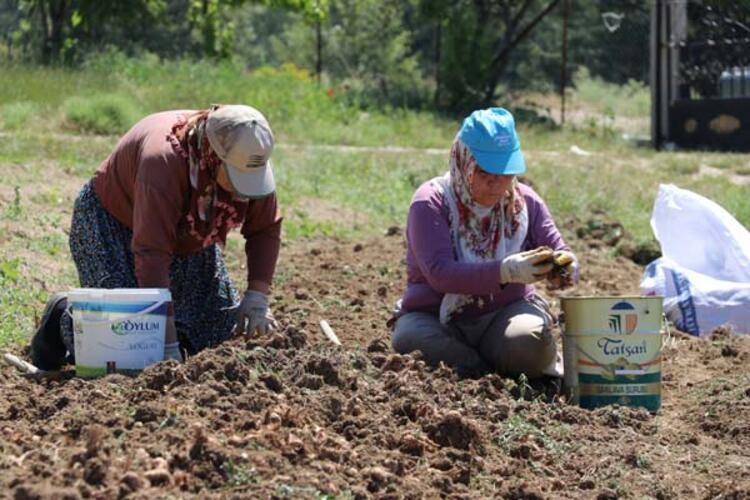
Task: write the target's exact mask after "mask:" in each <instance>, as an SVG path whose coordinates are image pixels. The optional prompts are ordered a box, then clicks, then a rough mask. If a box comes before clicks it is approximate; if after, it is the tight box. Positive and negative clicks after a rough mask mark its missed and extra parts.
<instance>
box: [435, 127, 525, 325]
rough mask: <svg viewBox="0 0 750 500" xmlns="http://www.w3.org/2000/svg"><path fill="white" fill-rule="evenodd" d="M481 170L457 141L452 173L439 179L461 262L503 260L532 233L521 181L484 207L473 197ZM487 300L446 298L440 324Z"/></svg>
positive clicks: (454, 296) (467, 296) (463, 296)
mask: <svg viewBox="0 0 750 500" xmlns="http://www.w3.org/2000/svg"><path fill="white" fill-rule="evenodd" d="M478 168H479V166H478V165H477V162H476V160H475V159H474V155H472V154H471V151H470V150H469V148H468V147H467V146H466V145H465V144H464V143H463V142H462V141H461V140H460V139H458V138H456V140H455V142H454V143H453V147H452V148H451V154H450V170H449V171H448V172H447V173H446V174H445V175H444V176H443V177H439V178H438V179H436V182H437V185H438V188H439V189H440V190H441V191H442V193H443V198H444V200H445V204H446V206H447V207H448V224H449V226H450V231H451V241H452V243H453V253H454V255H455V258H456V260H457V261H459V262H484V261H488V260H502V259H503V258H504V257H505V256H506V255H510V254H513V253H517V252H520V251H521V246H522V245H523V242H524V240H525V239H526V233H527V232H528V227H529V215H528V211H527V209H526V204H525V203H524V200H523V196H522V195H521V194H520V192H519V191H518V181H517V180H516V179H515V178H514V179H513V184H512V185H511V189H510V190H509V191H508V192H507V193H506V194H505V195H504V196H503V198H502V199H501V200H500V201H499V202H498V203H497V204H495V206H493V207H489V208H487V207H483V206H481V205H479V204H477V203H476V202H475V201H474V199H473V197H472V195H471V187H470V186H471V180H472V178H473V177H474V174H475V172H476V170H477V169H478ZM497 279H498V281H499V280H500V276H498V277H497ZM483 300H484V299H483V298H482V297H481V296H474V295H461V294H455V293H447V294H445V295H444V296H443V300H442V303H441V304H440V322H441V323H443V324H447V323H448V322H450V320H451V319H452V317H453V316H454V315H455V314H456V313H458V312H460V311H461V310H462V309H463V308H464V307H465V306H467V305H469V304H476V305H478V306H480V307H481V306H482V304H483Z"/></svg>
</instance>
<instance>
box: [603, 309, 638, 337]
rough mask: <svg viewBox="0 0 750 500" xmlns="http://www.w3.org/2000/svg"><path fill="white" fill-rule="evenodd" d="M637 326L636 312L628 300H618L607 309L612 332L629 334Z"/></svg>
mask: <svg viewBox="0 0 750 500" xmlns="http://www.w3.org/2000/svg"><path fill="white" fill-rule="evenodd" d="M637 326H638V313H637V312H636V311H635V307H633V305H632V304H630V303H628V302H618V303H617V304H615V305H614V306H612V309H611V310H610V311H609V328H610V330H612V332H613V333H617V334H621V333H625V334H628V335H629V334H631V333H633V332H634V331H635V329H636V327H637Z"/></svg>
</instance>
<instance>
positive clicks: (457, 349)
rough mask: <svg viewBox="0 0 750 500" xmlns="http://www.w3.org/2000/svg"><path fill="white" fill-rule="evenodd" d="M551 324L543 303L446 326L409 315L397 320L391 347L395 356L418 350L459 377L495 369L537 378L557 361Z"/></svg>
mask: <svg viewBox="0 0 750 500" xmlns="http://www.w3.org/2000/svg"><path fill="white" fill-rule="evenodd" d="M551 324H552V317H551V315H550V313H549V311H548V308H547V307H546V304H544V303H542V302H541V299H539V301H536V300H535V301H533V302H529V301H524V300H521V301H518V302H514V303H513V304H509V305H508V306H506V307H504V308H503V309H501V310H499V311H496V312H492V313H489V314H485V315H484V316H480V317H479V318H476V319H470V320H458V321H455V322H452V323H450V324H448V325H443V324H441V323H440V320H439V319H438V317H437V315H434V314H430V313H424V312H410V313H406V314H405V315H403V316H401V317H400V318H399V319H398V320H397V321H396V325H395V327H394V330H393V338H392V343H393V348H394V349H395V350H396V352H399V353H402V354H406V353H408V352H412V351H421V352H422V354H423V355H424V357H425V360H426V361H427V362H429V363H432V364H437V363H438V362H440V361H442V362H444V363H446V364H448V365H450V366H453V367H455V368H456V369H457V370H458V371H459V372H462V373H471V372H486V371H496V372H498V373H501V374H503V375H508V376H516V375H519V374H521V373H524V374H526V376H527V377H529V378H536V377H539V376H541V375H542V370H543V369H544V368H545V367H547V366H548V365H549V364H550V363H551V362H552V360H553V359H555V354H556V346H555V339H554V337H553V336H552V334H551V333H550V326H551Z"/></svg>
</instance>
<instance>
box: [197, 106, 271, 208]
mask: <svg viewBox="0 0 750 500" xmlns="http://www.w3.org/2000/svg"><path fill="white" fill-rule="evenodd" d="M206 136H207V137H208V142H209V144H210V145H211V148H212V149H213V150H214V151H215V152H216V154H217V155H218V156H219V158H221V160H222V161H223V162H224V166H225V167H226V171H227V175H228V177H229V181H230V182H231V183H232V187H234V189H235V191H237V193H238V194H240V195H242V196H247V197H250V198H262V197H265V196H268V195H270V194H272V193H273V192H274V191H275V190H276V182H275V181H274V178H273V170H272V168H271V160H270V157H271V152H272V151H273V146H274V139H273V132H272V131H271V126H270V125H269V124H268V120H266V117H265V116H263V113H261V112H260V111H258V110H257V109H255V108H252V107H250V106H244V105H240V104H231V105H225V106H219V107H217V108H216V109H213V110H212V111H210V112H209V114H208V117H207V118H206Z"/></svg>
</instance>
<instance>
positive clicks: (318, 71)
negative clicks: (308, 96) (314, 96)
mask: <svg viewBox="0 0 750 500" xmlns="http://www.w3.org/2000/svg"><path fill="white" fill-rule="evenodd" d="M321 24H322V23H321V21H320V19H318V20H317V21H315V75H316V76H317V78H318V85H320V79H321V76H322V75H323V33H322V31H323V30H322V26H321Z"/></svg>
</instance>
